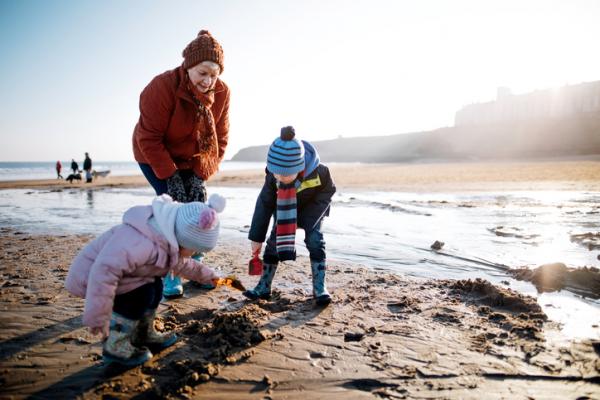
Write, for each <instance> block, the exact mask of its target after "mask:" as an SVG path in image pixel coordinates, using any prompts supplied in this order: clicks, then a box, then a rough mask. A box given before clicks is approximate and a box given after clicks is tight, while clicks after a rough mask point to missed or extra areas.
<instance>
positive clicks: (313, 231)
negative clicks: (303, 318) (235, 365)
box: [244, 126, 335, 305]
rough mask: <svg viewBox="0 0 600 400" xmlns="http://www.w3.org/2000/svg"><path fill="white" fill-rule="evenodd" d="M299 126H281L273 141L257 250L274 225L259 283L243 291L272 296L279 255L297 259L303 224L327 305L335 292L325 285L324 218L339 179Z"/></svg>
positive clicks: (253, 230)
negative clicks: (303, 137)
mask: <svg viewBox="0 0 600 400" xmlns="http://www.w3.org/2000/svg"><path fill="white" fill-rule="evenodd" d="M295 135H296V133H295V131H294V128H293V127H291V126H286V127H283V128H281V135H280V137H279V138H277V139H275V140H274V141H273V143H272V144H271V146H270V147H269V153H268V155H267V168H266V171H265V172H266V177H265V183H264V185H263V188H262V190H261V192H260V194H259V196H258V199H257V200H256V206H255V208H254V215H253V217H252V225H251V226H250V232H249V234H248V239H250V241H251V248H252V253H253V254H257V253H259V252H260V250H261V248H262V243H263V242H264V241H265V237H266V234H267V229H268V228H269V221H270V219H271V216H273V221H274V222H273V228H272V229H271V234H270V236H269V239H268V240H267V246H266V248H265V252H264V255H263V260H264V268H263V273H262V276H261V277H260V280H259V282H258V285H256V287H255V288H254V289H252V290H247V291H245V292H244V296H246V297H248V298H249V299H252V300H254V299H257V298H261V299H269V298H270V296H271V282H272V281H273V277H274V276H275V272H276V270H277V264H278V263H279V261H286V260H295V259H296V249H295V235H296V228H297V227H300V228H302V229H304V232H305V239H304V242H305V243H306V247H307V249H308V252H309V254H310V265H311V269H312V284H313V296H314V297H315V300H316V303H317V305H327V304H329V303H330V302H331V296H330V294H329V292H328V291H327V286H326V285H325V270H326V266H327V263H326V254H325V241H324V240H323V233H322V230H321V228H322V224H323V218H324V217H326V216H328V215H329V207H330V205H331V197H332V196H333V194H334V193H335V185H334V183H333V180H332V179H331V175H330V174H329V169H328V168H327V167H326V166H325V165H323V164H321V163H320V160H319V155H318V153H317V150H316V149H315V148H314V147H313V145H311V144H310V143H308V142H306V141H300V140H298V139H296V138H295Z"/></svg>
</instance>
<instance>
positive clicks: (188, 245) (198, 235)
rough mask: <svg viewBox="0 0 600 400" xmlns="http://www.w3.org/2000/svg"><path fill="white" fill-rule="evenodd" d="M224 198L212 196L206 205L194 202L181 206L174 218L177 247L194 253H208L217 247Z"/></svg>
mask: <svg viewBox="0 0 600 400" xmlns="http://www.w3.org/2000/svg"><path fill="white" fill-rule="evenodd" d="M224 209H225V198H224V197H222V196H219V195H218V194H212V195H211V196H210V198H209V199H208V204H204V203H200V202H198V201H194V202H191V203H185V204H182V205H181V206H180V207H179V209H178V210H177V216H176V217H175V238H176V239H177V243H178V244H179V246H181V247H183V248H184V249H188V250H194V251H196V252H203V253H206V252H209V251H211V250H212V249H214V248H215V246H216V245H217V238H218V237H219V227H220V223H219V216H218V215H217V213H220V212H222V211H223V210H224Z"/></svg>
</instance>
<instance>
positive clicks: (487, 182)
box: [0, 159, 600, 192]
mask: <svg viewBox="0 0 600 400" xmlns="http://www.w3.org/2000/svg"><path fill="white" fill-rule="evenodd" d="M329 167H330V169H331V173H332V176H333V177H334V179H335V182H336V185H337V186H338V188H341V189H344V188H346V189H349V188H353V189H368V190H390V191H413V192H432V191H437V192H444V191H468V190H590V191H599V190H600V160H597V159H590V160H564V161H536V162H508V161H507V162H487V163H476V162H473V163H420V164H335V163H334V164H331V165H330V166H329ZM263 181H264V171H263V170H251V171H225V172H219V173H217V174H216V175H215V176H214V177H213V178H212V179H211V180H210V181H209V182H208V185H210V186H256V187H259V186H260V185H262V183H263ZM146 186H148V182H147V181H146V179H145V178H144V177H143V176H141V175H136V176H110V175H109V176H108V177H106V178H97V179H95V180H94V182H92V183H82V182H74V183H72V184H69V183H68V182H65V181H62V180H56V179H48V180H26V181H4V182H0V189H17V188H53V189H59V188H63V189H64V188H74V187H81V188H90V187H146Z"/></svg>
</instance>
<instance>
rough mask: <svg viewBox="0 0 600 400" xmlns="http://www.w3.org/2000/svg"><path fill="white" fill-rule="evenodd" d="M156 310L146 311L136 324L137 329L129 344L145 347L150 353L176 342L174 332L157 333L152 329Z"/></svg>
mask: <svg viewBox="0 0 600 400" xmlns="http://www.w3.org/2000/svg"><path fill="white" fill-rule="evenodd" d="M155 318H156V309H150V310H148V311H146V313H145V314H144V316H143V317H142V319H140V321H139V322H138V325H137V328H136V329H135V333H134V335H133V339H132V340H131V342H132V343H133V345H135V346H146V347H148V348H150V349H152V351H160V350H163V349H166V348H167V347H169V346H172V345H174V344H175V342H177V335H176V334H175V332H158V331H157V330H156V329H155V328H154V319H155Z"/></svg>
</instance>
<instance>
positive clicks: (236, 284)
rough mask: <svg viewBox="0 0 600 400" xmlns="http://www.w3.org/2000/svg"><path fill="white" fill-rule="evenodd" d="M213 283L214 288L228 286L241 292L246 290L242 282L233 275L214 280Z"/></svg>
mask: <svg viewBox="0 0 600 400" xmlns="http://www.w3.org/2000/svg"><path fill="white" fill-rule="evenodd" d="M213 282H214V284H215V285H216V286H229V287H230V288H234V289H237V290H239V291H242V292H243V291H245V290H246V288H245V287H244V285H243V284H242V282H241V281H240V280H239V279H238V277H237V276H235V275H227V276H226V277H225V278H219V279H215V280H214V281H213Z"/></svg>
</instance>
